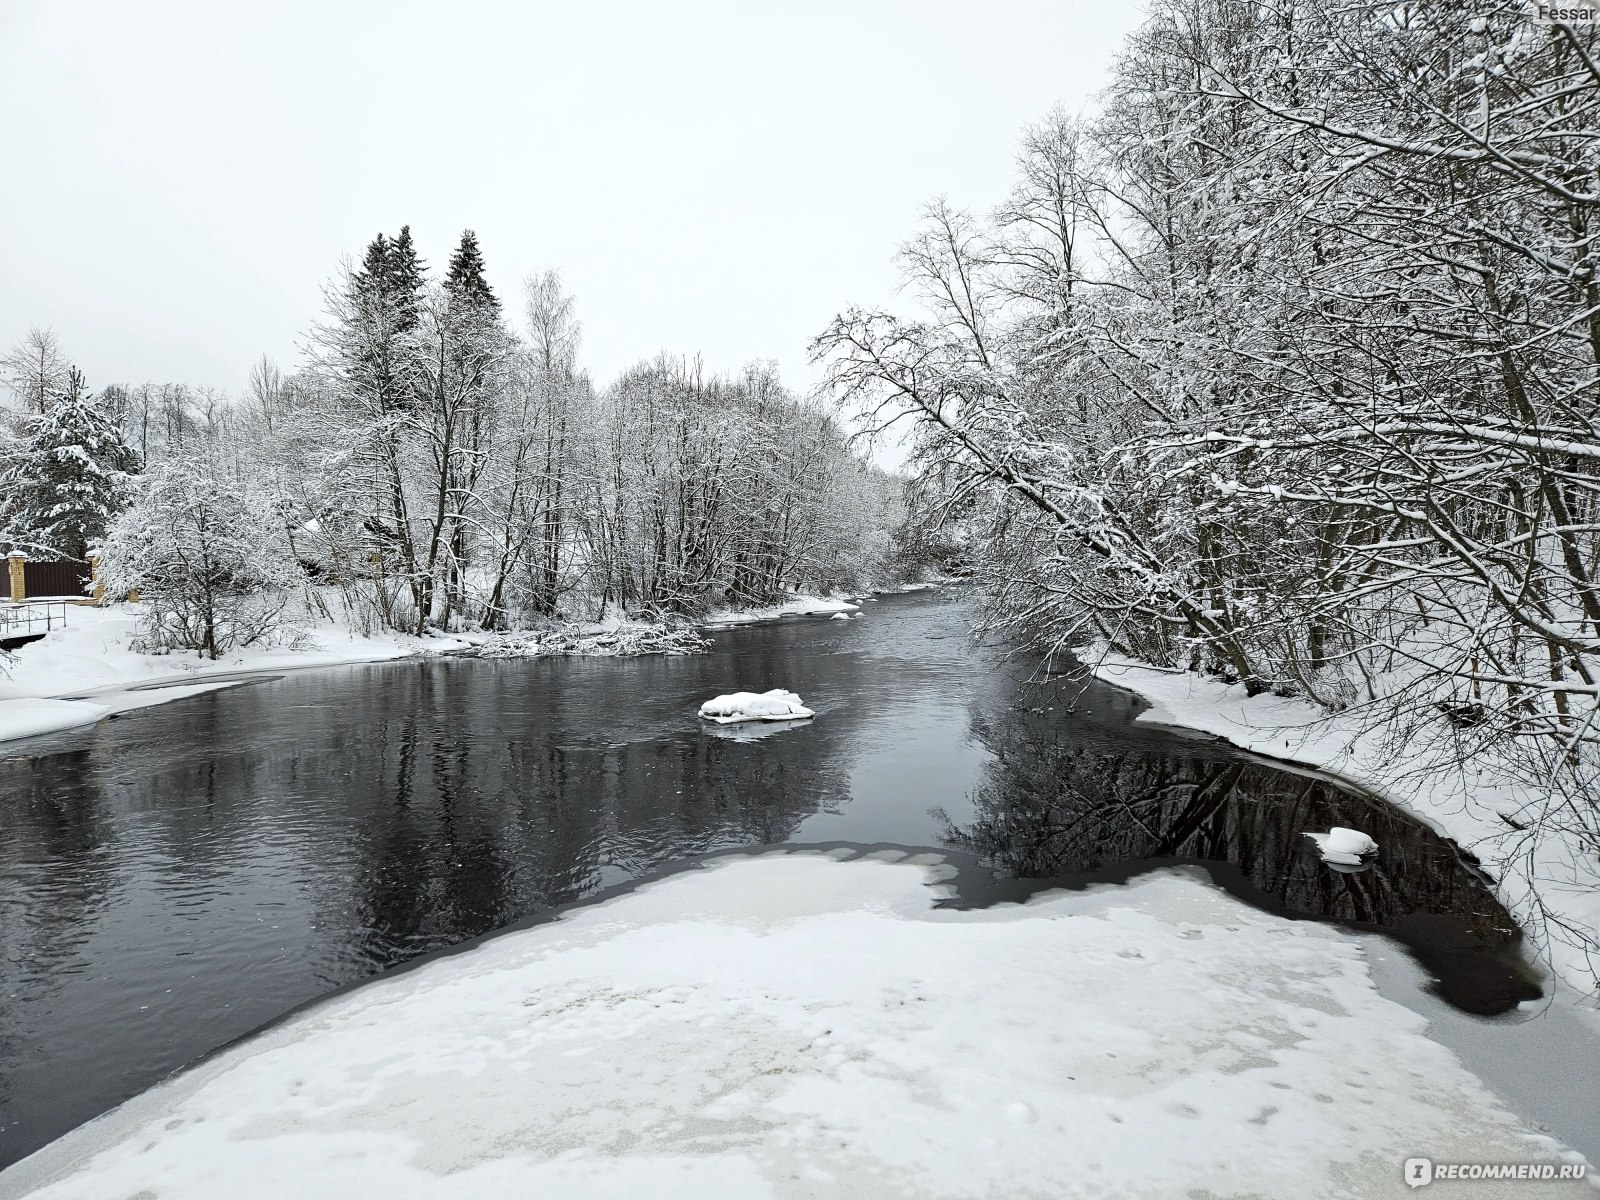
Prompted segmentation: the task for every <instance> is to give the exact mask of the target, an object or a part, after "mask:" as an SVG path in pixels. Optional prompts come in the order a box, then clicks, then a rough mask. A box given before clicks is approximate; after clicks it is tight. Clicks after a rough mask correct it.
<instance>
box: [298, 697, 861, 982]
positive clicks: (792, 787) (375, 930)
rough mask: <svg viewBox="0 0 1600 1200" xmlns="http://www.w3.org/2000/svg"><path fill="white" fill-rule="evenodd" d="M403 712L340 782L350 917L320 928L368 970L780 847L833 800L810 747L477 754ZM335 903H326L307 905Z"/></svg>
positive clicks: (514, 743) (665, 746)
mask: <svg viewBox="0 0 1600 1200" xmlns="http://www.w3.org/2000/svg"><path fill="white" fill-rule="evenodd" d="M477 686H478V687H480V688H481V687H482V683H481V680H480V681H479V683H478V685H477ZM478 703H479V704H482V703H483V700H482V697H481V696H480V697H479V698H478ZM403 711H407V712H409V713H411V714H416V713H418V712H421V713H423V715H421V716H417V715H410V716H405V717H401V718H399V719H396V720H393V721H390V722H388V723H387V724H385V725H384V726H383V727H382V728H381V729H380V730H377V731H374V734H373V736H371V737H370V738H369V739H367V740H365V741H364V742H363V743H362V745H361V748H360V752H361V755H362V757H363V759H364V760H365V766H364V768H363V771H362V774H361V775H360V776H359V777H350V778H347V779H345V780H343V781H342V782H341V792H342V796H341V803H342V804H344V805H346V806H348V807H349V808H350V809H351V811H352V812H353V814H354V815H355V821H356V823H357V825H358V827H359V828H358V829H356V830H353V831H352V836H351V838H350V839H349V843H348V847H347V852H348V853H349V854H350V856H351V857H352V858H353V859H354V862H353V863H352V864H351V867H352V869H351V870H350V871H348V872H347V873H345V874H344V875H343V876H341V878H340V879H339V885H340V886H342V887H344V888H348V889H350V891H349V892H347V893H346V895H347V896H349V900H348V901H347V902H348V903H352V904H353V906H354V911H353V912H349V913H342V914H334V913H328V914H327V919H328V920H329V921H330V922H331V923H337V924H338V925H339V926H341V927H342V928H344V929H346V930H351V931H352V932H356V938H357V941H358V945H357V947H356V953H357V954H358V955H359V956H360V958H361V959H362V960H364V961H365V962H367V963H369V964H377V965H387V964H389V963H393V962H397V961H400V960H402V959H405V958H409V957H412V956H414V955H416V954H418V953H420V952H422V951H424V950H427V949H430V948H432V947H435V946H440V945H447V944H451V943H454V942H458V941H461V940H462V939H464V938H468V937H473V936H475V935H478V934H481V933H486V932H488V931H490V930H492V929H495V928H498V927H500V926H503V925H506V924H508V923H509V922H511V921H514V920H516V919H518V918H519V917H523V916H526V915H528V914H531V913H535V912H538V911H540V910H541V909H545V908H548V907H550V906H552V905H557V904H562V903H566V902H569V901H571V900H575V899H578V898H580V897H582V896H584V895H586V894H588V893H590V892H593V891H595V890H596V889H598V888H600V887H602V886H605V885H607V884H611V883H616V882H620V881H621V880H622V879H625V878H629V877H635V876H639V875H644V874H647V873H649V872H651V871H653V870H655V869H657V868H659V867H661V866H663V865H665V864H667V863H669V862H673V861H677V860H681V859H683V858H685V857H688V856H692V855H696V854H702V853H706V852H709V851H712V850H716V849H720V848H723V847H728V846H738V845H749V844H752V843H774V842H781V841H784V840H786V839H788V838H789V837H790V836H792V835H793V833H794V831H795V829H796V828H797V827H798V826H799V824H800V822H801V821H803V820H804V819H805V818H806V817H808V816H810V815H811V814H813V813H815V812H816V811H818V809H819V808H821V807H823V806H825V805H827V804H830V803H834V802H836V801H837V800H839V799H840V798H842V797H843V796H845V795H846V794H847V786H846V784H845V782H844V779H843V777H842V775H841V774H840V773H839V772H838V771H837V770H835V769H830V768H828V767H825V766H823V765H821V764H823V763H825V762H827V761H828V759H829V756H828V755H826V754H819V753H817V752H816V747H815V746H814V745H813V746H809V747H807V746H803V745H801V744H799V743H796V744H795V745H794V746H793V747H792V750H793V751H794V753H784V748H782V747H778V748H777V749H776V751H775V750H774V746H773V743H771V742H769V743H766V744H765V745H764V746H762V747H750V746H743V745H739V744H735V743H727V742H722V741H719V740H717V739H715V738H702V737H698V736H695V735H693V734H691V735H689V736H685V737H680V738H669V739H654V740H647V741H641V742H636V743H630V744H626V745H621V746H617V745H606V744H604V743H599V744H594V743H591V744H581V743H580V744H571V743H572V739H570V738H569V737H568V736H565V733H566V731H563V730H560V729H552V730H548V731H542V732H541V731H538V730H534V731H531V732H530V734H528V735H526V736H523V737H521V738H518V739H516V740H508V741H506V742H505V743H504V744H502V745H499V746H496V747H494V748H493V752H489V751H488V748H486V747H484V746H483V745H472V744H469V743H468V742H467V741H465V740H463V739H462V738H461V737H459V736H458V731H455V730H453V729H452V728H451V727H450V724H449V723H448V722H441V721H439V720H438V719H437V717H436V716H430V715H427V714H428V712H429V710H428V709H426V708H422V707H421V706H413V705H409V704H408V705H405V706H403ZM433 711H434V712H435V713H436V712H437V711H438V709H437V707H435V708H434V709H433ZM344 773H345V774H349V773H348V772H344ZM339 903H341V897H340V896H339V894H338V893H337V892H336V893H333V894H328V895H325V896H324V897H323V899H322V904H323V905H324V906H327V905H329V904H339ZM361 973H363V974H364V973H365V971H362V972H361Z"/></svg>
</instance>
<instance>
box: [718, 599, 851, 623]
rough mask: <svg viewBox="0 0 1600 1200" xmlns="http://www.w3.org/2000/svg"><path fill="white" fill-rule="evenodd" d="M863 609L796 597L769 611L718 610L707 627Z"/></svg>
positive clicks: (844, 601)
mask: <svg viewBox="0 0 1600 1200" xmlns="http://www.w3.org/2000/svg"><path fill="white" fill-rule="evenodd" d="M860 608H861V605H859V604H857V603H856V602H855V601H854V600H849V599H846V598H845V597H842V596H794V597H791V598H790V599H788V600H785V601H784V602H783V603H782V604H773V605H770V606H769V607H767V608H740V609H732V608H726V609H719V610H718V611H716V612H713V613H708V614H707V615H706V618H705V622H704V623H705V624H706V625H709V626H723V625H749V624H752V623H753V622H756V621H772V620H776V619H777V618H779V617H825V616H828V615H830V614H831V613H852V612H858V611H860Z"/></svg>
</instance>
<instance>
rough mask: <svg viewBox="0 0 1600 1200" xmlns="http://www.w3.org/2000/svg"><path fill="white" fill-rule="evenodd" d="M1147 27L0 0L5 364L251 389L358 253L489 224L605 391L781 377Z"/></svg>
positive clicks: (498, 255) (1130, 18)
mask: <svg viewBox="0 0 1600 1200" xmlns="http://www.w3.org/2000/svg"><path fill="white" fill-rule="evenodd" d="M1137 18H1138V10H1137V8H1136V7H1135V6H1134V5H1133V4H1131V3H1124V2H1120V0H1101V2H1099V3H1087V2H1083V0H1055V2H1053V3H1052V2H1049V0H998V2H992V3H981V4H980V3H977V2H975V0H973V2H969V3H952V2H946V0H940V2H922V3H911V2H907V3H855V4H850V3H827V4H824V3H817V2H815V0H807V2H805V3H788V4H777V3H763V2H754V0H747V2H744V3H728V4H712V3H694V4H690V3H681V2H676V0H674V2H670V3H669V2H658V3H639V4H609V5H607V4H584V3H567V4H563V5H559V6H557V5H553V4H538V5H535V4H520V3H510V2H508V3H504V4H487V3H485V4H468V3H448V4H447V3H443V2H441V3H437V4H402V3H383V4H357V3H320V4H288V3H274V4H270V5H250V6H246V5H243V4H235V3H218V2H217V0H207V2H205V3H195V4H179V3H154V2H151V0H141V2H139V3H128V2H127V0H117V2H115V3H111V2H109V0H102V2H100V3H50V2H48V0H38V2H36V0H0V344H4V345H10V344H12V343H13V342H15V341H16V340H17V339H18V338H19V337H21V336H22V334H23V333H24V332H25V331H26V329H27V327H28V326H29V325H30V324H38V325H44V326H51V327H53V328H54V330H55V332H56V334H57V336H58V337H59V338H60V339H61V340H62V342H63V343H64V345H65V347H66V349H67V351H68V353H69V355H70V357H71V358H72V359H73V360H74V361H76V362H77V363H78V365H80V366H81V367H83V368H84V370H85V371H86V372H87V373H88V375H89V383H90V386H91V387H96V388H98V387H100V386H103V385H105V384H107V383H111V382H130V383H137V382H142V381H146V380H150V381H175V382H186V383H191V384H195V385H210V386H212V387H217V388H221V389H225V390H229V391H236V390H239V389H242V387H243V386H244V382H245V379H246V375H247V372H248V370H249V366H250V363H251V362H252V361H253V360H254V359H255V358H257V357H258V356H259V355H261V354H263V353H266V354H269V355H271V356H272V357H273V358H274V359H276V360H277V361H278V362H279V364H280V365H281V366H284V367H286V368H287V367H289V366H291V365H293V364H294V363H295V362H296V360H297V359H298V357H299V355H298V350H297V345H298V344H299V341H300V338H301V336H302V334H303V333H304V331H305V330H306V328H307V327H308V326H309V325H310V324H311V322H312V321H313V320H315V319H316V318H317V316H318V315H319V312H320V307H321V300H320V287H321V284H322V282H323V281H324V280H326V279H327V278H329V277H330V276H331V275H332V274H333V273H334V271H335V269H336V267H337V265H338V261H339V258H340V256H341V255H346V254H348V255H351V256H359V255H360V253H361V251H362V249H363V248H364V247H365V245H366V243H367V242H368V241H369V240H370V239H371V238H372V236H373V235H374V234H375V233H377V232H378V231H379V230H383V231H386V232H390V233H392V232H394V231H396V230H398V228H399V227H400V225H401V224H403V223H407V222H409V223H410V224H411V227H412V232H413V234H414V236H415V237H416V238H417V241H418V243H419V245H420V247H421V249H422V251H423V253H424V255H425V257H426V258H427V259H428V261H429V263H430V264H431V265H434V266H437V267H442V266H443V265H444V262H445V260H446V258H447V257H448V255H449V252H450V249H451V248H452V247H453V245H454V243H455V239H456V237H457V236H458V235H459V233H460V231H461V230H462V229H463V228H472V229H475V230H476V231H477V233H478V237H479V241H480V243H481V244H482V246H483V249H484V253H485V256H486V258H487V260H488V264H489V276H490V281H491V282H492V283H493V284H494V285H495V287H496V289H497V290H498V291H499V293H500V296H501V298H502V300H503V301H508V302H510V304H511V305H512V306H514V308H513V311H514V312H515V313H516V315H517V316H518V318H519V323H520V309H521V299H520V293H521V287H520V281H521V279H522V278H523V276H525V275H526V274H528V273H529V272H532V271H535V270H542V269H544V268H547V267H557V268H559V269H560V270H561V271H562V273H563V275H564V276H565V278H566V281H567V285H568V287H569V288H570V290H572V291H573V292H574V293H576V294H577V296H578V302H579V310H580V315H581V317H582V319H583V322H584V362H585V364H586V365H587V366H588V367H589V369H590V370H591V371H592V372H593V373H594V374H595V376H596V378H597V379H598V380H600V381H604V380H606V379H608V378H610V377H611V376H612V375H614V374H615V373H616V372H617V371H618V370H620V369H622V368H624V367H626V366H627V365H629V364H630V363H632V362H634V361H636V360H638V359H639V358H641V357H647V356H650V355H652V354H654V353H655V352H657V351H658V350H662V349H666V350H671V351H673V352H674V353H686V354H692V353H695V352H697V351H698V352H700V353H702V354H703V355H704V357H705V361H706V364H707V366H708V367H709V368H710V369H712V370H735V369H737V368H738V367H739V366H740V365H741V364H743V363H744V362H746V361H748V360H750V359H752V358H774V359H777V360H778V362H779V364H780V366H781V367H782V370H783V373H784V377H785V379H786V380H787V381H788V382H789V383H790V384H791V386H794V387H796V388H798V389H804V388H806V387H808V386H809V385H810V384H811V383H812V382H814V378H815V376H814V372H813V371H812V370H811V368H809V367H808V366H807V365H806V359H805V347H806V343H807V342H808V340H809V339H810V338H811V337H812V336H814V335H815V334H816V333H817V332H819V331H820V330H821V329H822V327H823V326H824V325H826V324H827V322H828V320H829V318H830V317H831V316H832V315H833V314H834V313H835V312H837V311H839V310H840V309H842V308H844V307H846V306H848V305H849V304H851V303H882V302H886V301H890V300H892V299H893V290H894V286H895V283H896V274H895V269H894V267H893V265H892V263H891V261H890V260H891V255H892V254H893V251H894V248H895V246H896V245H897V244H898V243H899V242H900V241H901V240H902V239H904V238H905V237H906V236H907V235H908V234H909V233H910V232H911V231H912V229H913V226H914V224H915V222H916V217H917V212H918V209H919V207H920V205H921V204H922V203H923V202H924V201H925V200H927V199H929V198H930V197H932V196H934V195H936V194H938V193H940V192H945V193H948V194H949V195H950V197H951V198H952V200H954V201H955V202H957V203H959V204H963V205H968V206H971V207H975V208H983V207H988V206H989V205H990V204H992V203H993V202H995V201H996V200H998V199H1000V197H1001V195H1002V194H1003V193H1004V191H1005V190H1006V188H1007V187H1008V186H1009V183H1010V162H1011V155H1012V150H1013V147H1014V145H1015V143H1016V139H1017V135H1018V133H1019V132H1020V129H1021V127H1022V126H1023V125H1024V124H1026V123H1027V122H1030V121H1032V120H1035V119H1037V118H1038V117H1040V116H1042V115H1043V114H1044V112H1045V111H1046V110H1047V109H1049V108H1050V107H1051V106H1052V105H1053V104H1056V103H1063V104H1065V105H1067V106H1068V107H1069V108H1071V109H1074V110H1077V109H1080V108H1082V107H1084V105H1085V103H1086V102H1087V100H1088V99H1089V97H1091V96H1092V95H1093V94H1094V93H1095V92H1097V91H1098V90H1099V89H1100V88H1101V87H1103V86H1104V84H1105V82H1106V69H1107V67H1108V66H1109V63H1110V61H1111V58H1112V55H1113V54H1114V53H1115V51H1116V48H1117V46H1118V44H1119V43H1120V41H1121V38H1122V36H1123V35H1124V33H1125V32H1126V31H1127V30H1128V29H1130V28H1132V26H1133V25H1134V23H1135V22H1136V20H1137Z"/></svg>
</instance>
